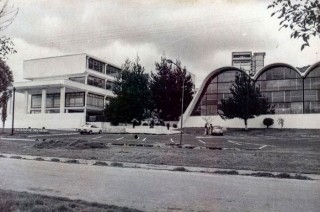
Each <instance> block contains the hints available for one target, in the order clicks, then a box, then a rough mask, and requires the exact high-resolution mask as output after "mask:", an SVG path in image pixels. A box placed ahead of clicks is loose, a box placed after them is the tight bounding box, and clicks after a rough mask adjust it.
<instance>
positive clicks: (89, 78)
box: [7, 54, 121, 129]
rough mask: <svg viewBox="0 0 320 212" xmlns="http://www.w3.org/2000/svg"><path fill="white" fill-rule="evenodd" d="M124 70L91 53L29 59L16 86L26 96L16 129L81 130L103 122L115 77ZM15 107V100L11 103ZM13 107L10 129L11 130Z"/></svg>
mask: <svg viewBox="0 0 320 212" xmlns="http://www.w3.org/2000/svg"><path fill="white" fill-rule="evenodd" d="M120 71H121V69H120V68H119V67H118V66H116V65H113V64H111V63H109V62H107V61H104V60H101V59H98V58H95V57H93V56H91V55H88V54H74V55H65V56H58V57H49V58H39V59H33V60H26V61H24V63H23V77H24V79H26V80H28V81H26V82H16V83H14V85H13V86H14V88H15V89H16V93H22V94H23V95H24V103H23V104H22V105H16V107H23V112H22V113H21V110H20V112H19V113H18V112H16V113H15V121H14V123H15V124H14V127H15V128H27V127H31V128H42V127H45V128H47V129H57V128H77V127H79V126H80V125H82V124H84V123H85V122H96V121H102V119H103V111H104V107H105V104H106V101H107V98H108V97H112V96H114V94H113V93H112V87H113V81H114V80H115V75H116V74H117V73H119V72H120ZM11 105H12V101H11ZM11 114H12V108H10V109H9V116H8V119H7V127H11V119H12V116H11Z"/></svg>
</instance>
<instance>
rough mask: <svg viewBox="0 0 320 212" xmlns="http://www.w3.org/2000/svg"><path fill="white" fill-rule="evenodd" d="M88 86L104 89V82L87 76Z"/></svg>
mask: <svg viewBox="0 0 320 212" xmlns="http://www.w3.org/2000/svg"><path fill="white" fill-rule="evenodd" d="M88 85H92V86H95V87H99V88H105V81H104V80H103V79H100V78H98V77H94V76H88Z"/></svg>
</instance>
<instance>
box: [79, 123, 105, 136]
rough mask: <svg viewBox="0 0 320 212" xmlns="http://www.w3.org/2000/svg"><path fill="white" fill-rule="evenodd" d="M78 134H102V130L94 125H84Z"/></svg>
mask: <svg viewBox="0 0 320 212" xmlns="http://www.w3.org/2000/svg"><path fill="white" fill-rule="evenodd" d="M77 130H78V132H80V134H84V133H88V134H92V133H99V134H101V133H102V129H101V128H99V127H97V126H96V125H92V124H86V125H83V126H82V127H80V128H78V129H77Z"/></svg>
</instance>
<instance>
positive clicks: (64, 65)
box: [23, 54, 86, 79]
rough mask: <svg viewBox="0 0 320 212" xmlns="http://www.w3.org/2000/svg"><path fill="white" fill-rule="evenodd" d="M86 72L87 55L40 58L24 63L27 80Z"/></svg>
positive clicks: (24, 74) (24, 73)
mask: <svg viewBox="0 0 320 212" xmlns="http://www.w3.org/2000/svg"><path fill="white" fill-rule="evenodd" d="M85 70H86V55H85V54H78V55H67V56H63V57H50V58H40V59H34V60H26V61H24V62H23V78H25V79H33V78H44V77H55V76H61V75H66V74H79V73H84V72H85Z"/></svg>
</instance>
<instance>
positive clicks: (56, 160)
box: [51, 158, 60, 162]
mask: <svg viewBox="0 0 320 212" xmlns="http://www.w3.org/2000/svg"><path fill="white" fill-rule="evenodd" d="M51 161H52V162H60V159H59V158H52V159H51Z"/></svg>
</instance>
